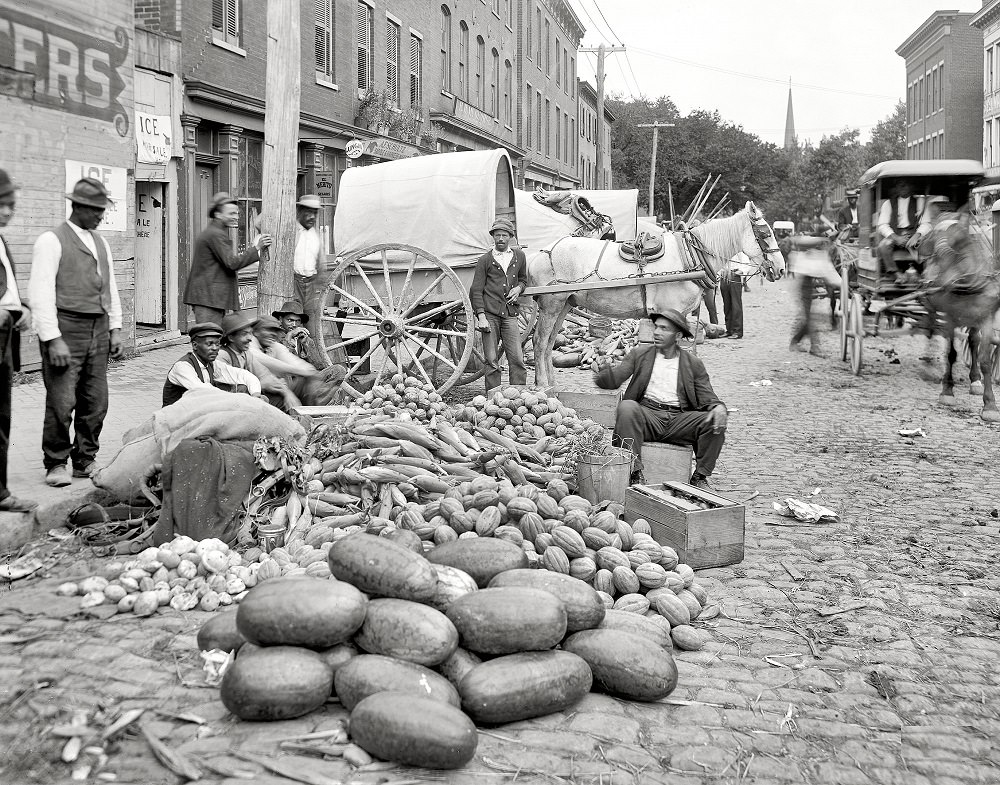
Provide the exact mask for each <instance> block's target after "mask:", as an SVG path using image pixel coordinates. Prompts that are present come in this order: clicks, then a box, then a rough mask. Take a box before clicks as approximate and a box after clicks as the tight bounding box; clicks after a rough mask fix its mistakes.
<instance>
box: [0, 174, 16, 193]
mask: <svg viewBox="0 0 1000 785" xmlns="http://www.w3.org/2000/svg"><path fill="white" fill-rule="evenodd" d="M16 190H17V186H16V185H14V181H13V180H11V179H10V175H9V174H7V170H6V169H0V199H3V198H5V197H7V196H10V195H11V194H12V193H14V191H16Z"/></svg>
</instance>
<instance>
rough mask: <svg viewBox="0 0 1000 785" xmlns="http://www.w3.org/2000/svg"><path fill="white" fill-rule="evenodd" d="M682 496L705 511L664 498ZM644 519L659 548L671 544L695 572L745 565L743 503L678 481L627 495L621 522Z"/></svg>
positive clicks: (636, 487)
mask: <svg viewBox="0 0 1000 785" xmlns="http://www.w3.org/2000/svg"><path fill="white" fill-rule="evenodd" d="M665 490H673V491H681V492H683V493H686V494H688V495H690V496H692V497H694V498H697V499H700V500H702V501H704V502H708V503H710V504H714V505H719V506H716V507H712V508H711V509H708V510H703V509H700V508H698V507H697V506H696V505H694V504H691V503H688V502H684V501H683V500H679V499H676V498H674V497H670V496H667V495H666V494H665V493H663V491H665ZM638 518H645V519H646V521H647V522H648V523H649V527H650V528H651V529H652V532H653V539H654V540H656V541H657V542H658V543H659V544H660V545H669V546H670V547H671V548H673V549H674V550H675V551H677V555H678V556H679V557H680V560H681V562H682V563H684V564H688V565H690V566H691V567H693V568H695V569H699V568H704V567H725V566H727V565H730V564H736V563H738V562H741V561H743V541H744V528H745V522H746V508H745V507H744V506H743V505H742V504H737V503H736V502H734V501H732V500H730V499H727V498H725V497H724V496H719V495H718V494H717V493H712V492H711V491H705V490H702V489H701V488H695V487H693V486H691V485H686V484H684V483H679V482H665V483H658V484H656V485H633V486H632V487H631V488H629V489H628V491H626V492H625V520H626V521H628V522H629V523H632V522H633V521H635V520H636V519H638Z"/></svg>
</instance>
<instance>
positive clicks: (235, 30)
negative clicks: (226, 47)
mask: <svg viewBox="0 0 1000 785" xmlns="http://www.w3.org/2000/svg"><path fill="white" fill-rule="evenodd" d="M226 35H227V36H232V37H233V39H234V40H235V39H238V38H239V37H240V0H226Z"/></svg>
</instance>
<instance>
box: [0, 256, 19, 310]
mask: <svg viewBox="0 0 1000 785" xmlns="http://www.w3.org/2000/svg"><path fill="white" fill-rule="evenodd" d="M0 263H2V264H3V269H4V272H5V273H7V291H6V292H4V295H3V297H0V308H3V309H5V310H8V311H20V310H21V298H20V296H18V293H17V281H16V280H15V279H14V268H13V267H11V265H10V259H8V258H7V249H6V248H4V244H3V243H0Z"/></svg>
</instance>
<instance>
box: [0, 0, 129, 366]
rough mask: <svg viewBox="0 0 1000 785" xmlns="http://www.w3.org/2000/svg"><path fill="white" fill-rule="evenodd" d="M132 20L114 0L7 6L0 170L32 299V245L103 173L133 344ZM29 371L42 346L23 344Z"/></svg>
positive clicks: (109, 230) (0, 43) (3, 6)
mask: <svg viewBox="0 0 1000 785" xmlns="http://www.w3.org/2000/svg"><path fill="white" fill-rule="evenodd" d="M134 45H135V42H134V37H133V15H132V8H131V6H130V5H129V4H128V3H115V2H107V0H77V1H76V2H74V3H66V2H62V1H61V0H35V2H32V3H24V2H17V1H16V0H0V86H2V89H0V108H2V111H0V166H2V167H3V168H5V169H7V170H8V171H9V172H10V174H11V176H12V177H13V178H14V180H15V182H16V183H18V185H19V186H20V193H19V195H18V202H17V212H16V213H15V216H14V220H13V221H12V222H11V224H10V226H9V227H7V229H5V230H4V237H5V238H6V240H7V242H8V244H9V245H10V249H11V255H12V256H13V258H14V261H15V263H16V265H17V269H18V275H17V278H18V285H19V287H20V289H21V292H22V293H23V294H24V295H25V296H26V294H27V286H28V276H29V273H30V268H31V251H32V246H33V244H34V241H35V239H36V238H37V237H38V235H39V234H41V233H42V232H43V231H45V230H47V229H51V228H53V227H54V226H56V225H57V224H58V223H59V222H60V221H62V220H64V219H65V218H67V217H68V215H69V211H68V206H69V203H68V201H67V200H66V198H65V194H66V193H67V192H68V191H69V190H70V189H71V188H72V185H73V183H75V182H76V181H77V180H79V179H80V178H81V177H96V178H97V179H99V180H101V181H102V182H103V183H104V184H105V185H106V186H107V188H108V190H109V191H110V193H111V196H112V198H113V199H114V200H115V204H114V206H113V207H112V208H110V209H109V210H108V211H107V213H106V215H105V219H104V222H103V224H102V225H101V227H100V229H101V233H102V234H103V235H104V236H105V237H106V238H107V239H108V242H109V244H110V246H111V253H112V258H113V263H114V273H115V278H116V280H117V283H118V289H119V292H120V293H121V299H122V308H123V310H124V313H125V319H124V324H123V329H122V335H123V339H124V340H125V343H126V345H127V346H131V345H132V344H133V342H134V340H135V323H134V320H133V318H132V314H133V312H134V309H133V298H134V294H135V287H134V264H133V259H134V256H135V247H134V232H133V231H132V222H133V221H134V220H135V210H134V198H135V184H134V179H133V174H132V170H133V168H134V166H135V157H136V156H135V136H134V133H135V128H134V126H135V116H134V112H133V57H134ZM23 346H24V354H25V357H24V360H25V365H26V366H27V367H29V368H31V367H37V366H38V365H39V364H40V359H39V355H38V344H37V341H34V340H27V341H24V342H23Z"/></svg>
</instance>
